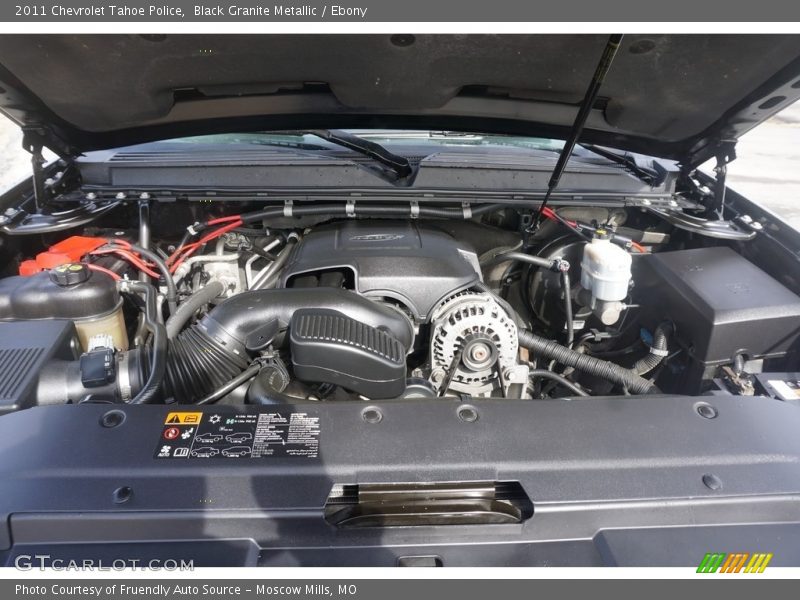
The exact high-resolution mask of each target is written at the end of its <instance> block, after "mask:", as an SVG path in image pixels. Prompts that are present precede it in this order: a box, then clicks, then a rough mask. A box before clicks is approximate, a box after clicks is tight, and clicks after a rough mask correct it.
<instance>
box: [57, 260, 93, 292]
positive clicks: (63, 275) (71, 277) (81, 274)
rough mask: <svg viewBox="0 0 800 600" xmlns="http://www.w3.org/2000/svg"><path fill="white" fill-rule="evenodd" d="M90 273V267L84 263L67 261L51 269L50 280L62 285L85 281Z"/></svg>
mask: <svg viewBox="0 0 800 600" xmlns="http://www.w3.org/2000/svg"><path fill="white" fill-rule="evenodd" d="M90 275H91V271H89V267H87V266H86V265H85V264H83V263H67V264H65V265H59V266H58V267H56V268H54V269H51V270H50V280H51V281H52V282H53V283H55V284H57V285H60V286H62V287H69V286H72V285H76V284H78V283H83V282H84V281H86V280H87V279H89V276H90Z"/></svg>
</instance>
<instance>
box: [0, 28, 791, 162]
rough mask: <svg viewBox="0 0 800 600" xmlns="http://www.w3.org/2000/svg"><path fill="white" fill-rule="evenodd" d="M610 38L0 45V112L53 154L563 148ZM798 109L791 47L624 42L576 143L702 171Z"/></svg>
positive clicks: (30, 41)
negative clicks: (306, 137)
mask: <svg viewBox="0 0 800 600" xmlns="http://www.w3.org/2000/svg"><path fill="white" fill-rule="evenodd" d="M606 39H607V36H605V35H499V36H495V35H467V36H464V35H420V36H411V35H305V36H303V35H286V36H284V35H260V36H258V35H257V36H252V35H220V36H208V35H3V36H0V86H1V87H2V88H3V89H2V90H0V92H1V93H0V109H1V110H2V111H3V112H5V113H6V114H7V115H9V116H10V117H11V118H12V119H14V120H15V121H17V122H18V123H19V124H20V125H21V126H22V127H23V128H25V130H26V133H27V135H28V143H39V142H41V143H44V144H45V145H47V146H49V147H51V148H52V149H54V150H56V151H57V152H59V153H60V154H62V155H66V154H76V153H80V152H82V151H87V150H94V149H99V148H110V147H118V146H122V145H128V144H133V143H138V142H143V141H148V140H155V139H166V138H173V137H179V136H185V135H198V134H203V133H214V132H222V131H247V130H266V129H307V128H320V127H324V128H346V127H352V128H371V127H378V128H382V129H386V128H415V129H418V128H427V129H436V130H443V129H444V130H462V131H480V132H493V133H510V134H517V135H537V136H546V137H564V136H565V135H566V134H567V132H568V130H569V127H570V125H571V124H572V121H573V119H574V118H575V114H576V112H577V108H578V104H579V102H580V101H581V99H582V97H583V94H584V92H585V90H586V87H587V86H588V84H589V81H590V79H591V76H592V73H593V72H594V69H595V67H596V65H597V61H598V59H599V57H600V55H601V53H602V51H603V47H604V45H605V42H606ZM798 97H800V36H795V35H779V36H773V35H656V36H643V35H626V36H625V38H624V39H623V42H622V46H621V48H620V51H619V53H618V54H617V58H616V59H615V61H614V63H613V64H612V66H611V70H610V72H609V73H608V76H607V78H606V81H605V83H604V85H603V87H602V89H601V90H600V97H599V98H598V101H597V102H596V103H595V105H594V108H593V110H592V113H591V114H590V116H589V119H588V121H587V125H586V130H585V131H584V136H583V140H585V141H587V142H593V143H597V144H602V145H607V146H613V147H617V148H620V149H625V150H631V151H636V152H642V153H646V154H651V155H654V156H662V157H665V158H672V159H677V160H681V161H683V162H684V163H686V164H697V163H699V162H702V161H703V160H705V159H707V158H709V157H710V156H712V155H714V153H715V152H716V148H717V146H718V145H719V144H720V142H724V141H729V140H732V139H736V138H738V137H739V136H740V135H742V134H743V133H744V132H746V131H748V130H749V129H751V128H752V127H753V126H755V125H756V124H758V123H760V122H761V121H763V120H765V119H767V118H769V117H770V116H772V115H773V114H774V113H775V112H777V111H779V110H780V109H782V108H784V107H786V106H788V105H789V104H791V103H792V102H793V101H794V100H796V99H797V98H798Z"/></svg>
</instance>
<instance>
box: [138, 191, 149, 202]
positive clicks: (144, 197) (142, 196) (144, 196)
mask: <svg viewBox="0 0 800 600" xmlns="http://www.w3.org/2000/svg"><path fill="white" fill-rule="evenodd" d="M139 200H150V194H148V193H147V192H142V193H141V194H139Z"/></svg>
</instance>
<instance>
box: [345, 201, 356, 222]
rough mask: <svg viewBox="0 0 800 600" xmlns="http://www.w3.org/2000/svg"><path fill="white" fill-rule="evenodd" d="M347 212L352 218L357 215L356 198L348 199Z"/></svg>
mask: <svg viewBox="0 0 800 600" xmlns="http://www.w3.org/2000/svg"><path fill="white" fill-rule="evenodd" d="M344 210H345V214H347V216H348V217H350V218H352V217H355V216H356V201H355V200H348V201H347V203H346V204H345V208H344Z"/></svg>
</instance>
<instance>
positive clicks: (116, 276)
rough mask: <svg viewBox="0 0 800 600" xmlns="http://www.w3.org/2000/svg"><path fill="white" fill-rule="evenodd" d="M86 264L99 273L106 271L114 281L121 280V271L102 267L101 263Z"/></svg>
mask: <svg viewBox="0 0 800 600" xmlns="http://www.w3.org/2000/svg"><path fill="white" fill-rule="evenodd" d="M86 266H87V267H88V268H89V270H91V271H97V272H98V273H105V274H106V275H108V276H109V277H111V279H113V280H114V281H120V280H121V279H122V277H120V276H119V273H114V271H112V270H111V269H106V268H105V267H101V266H100V265H95V264H93V263H87V264H86Z"/></svg>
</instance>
